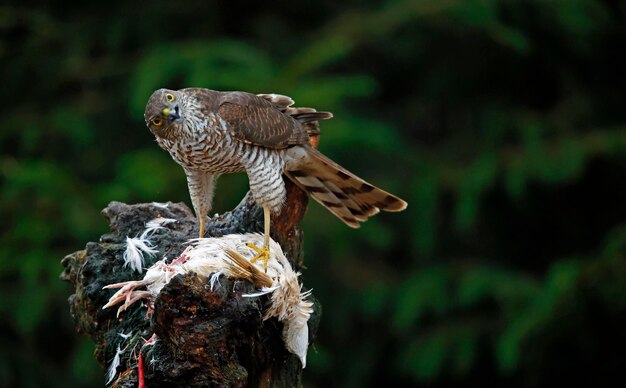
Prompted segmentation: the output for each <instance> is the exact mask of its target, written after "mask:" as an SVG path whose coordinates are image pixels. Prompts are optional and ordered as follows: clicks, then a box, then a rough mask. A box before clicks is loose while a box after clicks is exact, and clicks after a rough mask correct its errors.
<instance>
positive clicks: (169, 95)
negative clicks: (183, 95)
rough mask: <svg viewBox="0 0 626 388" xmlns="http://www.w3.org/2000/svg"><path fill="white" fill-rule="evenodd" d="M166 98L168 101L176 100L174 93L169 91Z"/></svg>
mask: <svg viewBox="0 0 626 388" xmlns="http://www.w3.org/2000/svg"><path fill="white" fill-rule="evenodd" d="M165 99H166V100H167V102H172V101H174V95H173V94H172V93H167V94H166V95H165Z"/></svg>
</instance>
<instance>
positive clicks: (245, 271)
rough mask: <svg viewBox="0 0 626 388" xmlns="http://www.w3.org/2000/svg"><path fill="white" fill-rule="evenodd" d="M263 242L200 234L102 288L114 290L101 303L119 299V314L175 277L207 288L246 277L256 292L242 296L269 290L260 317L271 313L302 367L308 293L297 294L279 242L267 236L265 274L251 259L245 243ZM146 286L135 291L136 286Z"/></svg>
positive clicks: (297, 285) (257, 237)
mask: <svg viewBox="0 0 626 388" xmlns="http://www.w3.org/2000/svg"><path fill="white" fill-rule="evenodd" d="M249 243H252V244H254V245H256V246H263V236H262V235H259V234H253V233H250V234H231V235H227V236H223V237H219V238H199V239H194V240H191V241H190V246H189V247H188V248H187V249H186V250H185V251H184V252H183V253H182V254H181V256H180V257H179V258H177V259H175V260H174V261H172V263H170V264H166V263H165V259H164V260H161V261H159V262H157V263H155V264H154V265H153V266H152V267H151V268H149V269H148V271H147V272H146V275H145V276H144V278H143V279H142V280H138V281H129V282H124V283H117V284H111V285H108V286H106V287H105V288H119V290H118V291H117V292H116V293H115V294H114V295H113V296H112V297H111V299H109V302H108V303H107V304H106V305H105V306H104V307H103V308H108V307H111V306H114V305H116V304H118V303H120V302H122V301H124V304H123V305H122V306H120V307H119V309H118V315H119V313H121V312H122V311H124V310H126V309H127V308H128V307H129V306H130V305H131V304H133V303H134V302H136V301H137V300H139V299H144V298H148V299H154V298H155V297H156V296H157V295H158V294H159V292H160V291H161V289H162V288H163V287H164V286H165V285H166V284H167V283H168V282H169V281H170V280H171V279H172V278H173V277H174V276H176V275H178V274H185V273H188V272H194V273H196V274H198V275H200V276H205V277H207V278H208V279H209V284H210V286H211V290H213V289H214V287H216V286H218V285H219V277H220V276H226V277H228V278H231V279H241V280H249V281H251V282H252V283H253V284H254V285H255V286H256V287H257V289H259V292H258V293H254V294H248V295H243V296H245V297H257V296H260V295H264V294H271V302H272V303H271V306H270V307H269V308H268V309H267V311H266V313H265V315H264V319H268V318H271V317H276V318H277V319H278V320H279V321H282V322H283V340H284V341H285V346H286V348H287V349H288V350H289V351H290V352H292V353H294V354H295V355H297V356H298V357H299V358H300V361H301V362H302V367H303V368H304V367H305V366H306V353H307V348H308V337H309V330H308V326H307V321H308V320H309V317H310V315H311V313H312V311H313V310H312V305H313V304H312V303H311V302H309V301H307V300H306V299H307V297H308V296H309V295H310V291H307V292H302V286H301V285H300V283H299V282H298V276H299V275H300V274H299V273H297V272H295V271H294V270H293V269H292V267H291V264H290V263H289V261H288V260H287V258H286V257H285V255H284V253H283V251H282V249H281V247H280V245H279V244H278V243H276V242H275V241H274V240H270V259H269V261H268V263H267V272H264V270H263V264H262V263H261V262H257V263H254V264H253V263H251V262H250V260H251V258H253V257H254V256H255V255H256V252H255V251H254V250H252V249H251V248H250V247H248V246H247V244H249ZM144 286H145V287H146V290H145V291H144V290H137V288H139V287H144Z"/></svg>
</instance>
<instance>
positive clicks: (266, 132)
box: [217, 92, 309, 149]
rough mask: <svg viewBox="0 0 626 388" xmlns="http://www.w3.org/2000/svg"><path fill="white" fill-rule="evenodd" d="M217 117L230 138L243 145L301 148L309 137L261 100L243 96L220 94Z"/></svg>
mask: <svg viewBox="0 0 626 388" xmlns="http://www.w3.org/2000/svg"><path fill="white" fill-rule="evenodd" d="M217 113H218V115H219V116H220V117H221V118H222V119H223V120H224V121H225V122H226V124H227V126H228V129H229V130H230V131H232V133H233V136H234V137H235V138H236V139H238V140H240V141H243V142H245V143H250V144H254V145H259V146H263V147H267V148H274V149H280V148H287V147H289V146H291V145H295V144H304V143H306V142H307V141H308V139H309V135H308V134H307V131H306V129H305V128H304V127H303V126H302V124H300V123H299V122H298V120H296V119H295V118H293V117H291V116H289V115H286V114H285V113H283V112H281V110H280V109H278V107H277V106H276V105H274V104H272V103H271V102H270V101H268V100H267V99H265V98H263V97H259V96H256V95H254V94H250V93H245V92H230V93H224V94H223V95H222V96H221V98H220V100H219V108H218V110H217Z"/></svg>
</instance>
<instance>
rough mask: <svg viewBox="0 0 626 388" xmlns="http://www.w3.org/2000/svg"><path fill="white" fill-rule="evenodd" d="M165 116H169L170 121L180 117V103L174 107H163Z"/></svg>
mask: <svg viewBox="0 0 626 388" xmlns="http://www.w3.org/2000/svg"><path fill="white" fill-rule="evenodd" d="M163 116H165V117H167V119H168V121H174V120H176V119H179V118H180V114H179V113H178V105H176V106H175V107H174V109H169V108H165V109H163Z"/></svg>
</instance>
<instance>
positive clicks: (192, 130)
mask: <svg viewBox="0 0 626 388" xmlns="http://www.w3.org/2000/svg"><path fill="white" fill-rule="evenodd" d="M293 103H294V102H293V100H292V99H291V98H289V97H287V96H283V95H279V94H258V95H255V94H251V93H246V92H220V91H216V90H210V89H202V88H187V89H181V90H168V89H159V90H157V91H155V92H154V93H153V94H152V96H151V97H150V99H149V101H148V104H147V106H146V111H145V114H144V119H145V121H146V125H147V126H148V128H149V129H150V131H151V132H152V133H153V134H154V135H155V137H156V140H157V142H158V144H159V145H160V146H161V148H163V149H165V150H166V151H168V152H169V153H170V155H171V156H172V158H173V159H174V160H175V161H176V162H177V163H178V164H180V165H181V166H182V167H183V169H184V170H185V174H186V175H187V183H188V187H189V194H190V196H191V202H192V204H193V208H194V211H195V213H196V217H197V218H198V221H199V224H200V237H204V225H205V223H206V217H207V213H208V212H209V210H210V209H211V203H212V200H213V191H214V188H215V181H216V179H217V177H218V176H219V175H221V174H228V173H236V172H245V173H247V175H248V179H249V183H250V191H251V193H252V196H253V197H254V200H255V201H256V203H257V204H258V205H259V206H260V207H262V208H263V215H264V228H265V230H264V232H265V234H264V237H265V238H264V246H263V247H262V248H260V247H256V246H251V248H253V249H254V250H255V251H256V252H257V254H258V255H257V256H256V257H255V258H254V261H257V260H263V263H264V265H265V266H266V265H267V259H268V258H269V233H270V213H277V212H279V211H280V209H281V207H282V206H283V205H284V202H285V196H286V189H285V183H284V181H283V174H284V175H285V176H286V177H287V178H289V179H291V180H292V181H293V182H294V183H295V184H296V185H298V186H299V187H300V188H301V189H303V190H305V191H306V192H307V193H309V194H310V195H311V196H312V197H313V199H315V200H316V201H317V202H319V203H320V204H321V205H322V206H324V207H325V208H326V209H328V210H329V211H330V212H331V213H333V214H334V215H336V216H337V217H339V219H341V220H342V221H343V222H345V223H346V224H347V225H348V226H350V227H353V228H358V227H359V223H360V222H363V221H365V220H367V219H368V217H371V216H373V215H374V214H376V213H378V212H379V211H380V210H385V211H392V212H396V211H401V210H404V209H405V208H406V206H407V204H406V202H404V201H403V200H401V199H400V198H398V197H396V196H394V195H392V194H389V193H387V192H385V191H383V190H381V189H379V188H377V187H375V186H373V185H371V184H369V183H367V182H365V181H364V180H362V179H361V178H359V177H357V176H356V175H354V174H352V173H351V172H349V171H348V170H346V169H344V168H343V167H341V166H339V165H338V164H337V163H335V162H333V161H332V160H330V159H329V158H327V157H326V156H324V155H322V154H321V153H320V152H319V151H317V150H316V149H314V148H313V147H311V146H310V145H309V136H312V135H315V134H318V133H319V126H318V121H319V120H324V119H330V118H331V117H332V114H331V113H329V112H318V111H316V110H315V109H313V108H292V107H291V105H292V104H293Z"/></svg>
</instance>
